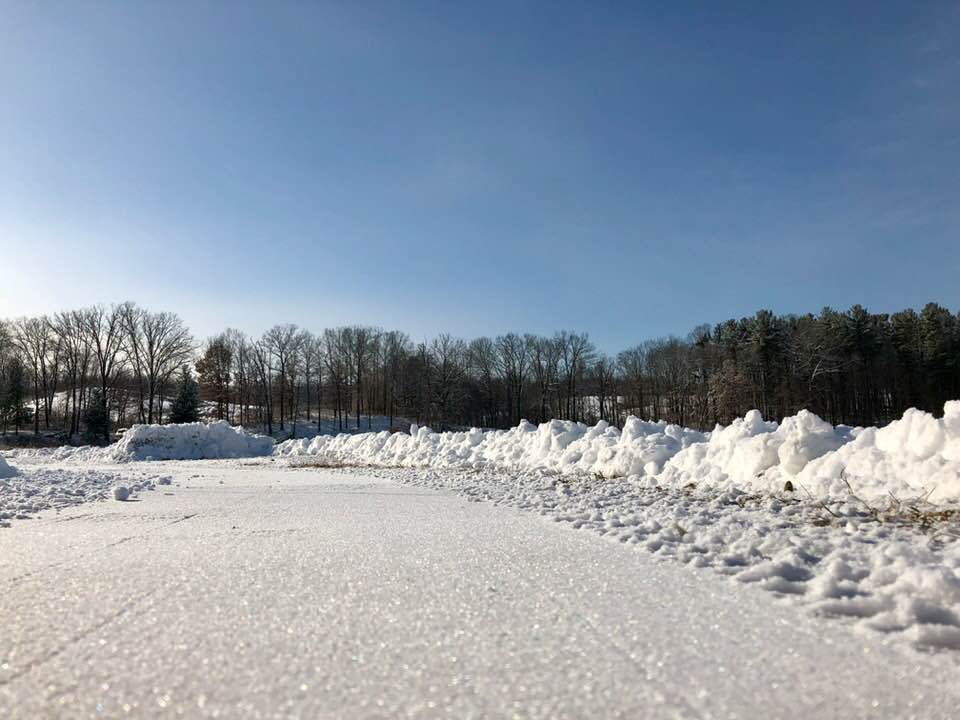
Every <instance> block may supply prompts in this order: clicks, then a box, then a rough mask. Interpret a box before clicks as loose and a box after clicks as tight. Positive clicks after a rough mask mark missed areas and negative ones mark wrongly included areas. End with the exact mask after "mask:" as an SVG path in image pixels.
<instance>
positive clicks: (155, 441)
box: [104, 420, 273, 462]
mask: <svg viewBox="0 0 960 720" xmlns="http://www.w3.org/2000/svg"><path fill="white" fill-rule="evenodd" d="M104 450H105V451H107V453H108V454H109V457H110V458H112V459H113V460H117V461H121V462H122V461H127V460H202V459H215V458H241V457H256V456H259V455H269V454H270V453H271V451H272V450H273V439H272V438H269V437H266V436H265V435H256V434H254V433H249V432H247V431H246V430H244V429H243V428H240V427H232V426H231V425H230V424H229V423H227V422H225V421H223V420H220V421H218V422H211V423H204V422H196V423H185V424H183V425H134V426H133V427H132V428H130V429H129V430H128V431H127V432H126V434H125V435H124V436H123V438H122V439H121V440H120V442H118V443H116V444H115V445H111V446H110V447H108V448H104Z"/></svg>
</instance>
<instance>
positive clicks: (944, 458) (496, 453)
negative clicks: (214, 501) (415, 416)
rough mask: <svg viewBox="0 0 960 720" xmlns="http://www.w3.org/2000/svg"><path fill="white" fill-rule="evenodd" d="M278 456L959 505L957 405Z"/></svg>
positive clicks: (414, 433)
mask: <svg viewBox="0 0 960 720" xmlns="http://www.w3.org/2000/svg"><path fill="white" fill-rule="evenodd" d="M274 453H275V454H276V455H278V456H282V457H290V456H298V455H314V456H322V457H324V458H325V459H327V460H330V461H335V462H342V463H344V464H353V465H370V466H384V467H422V468H434V469H491V470H494V469H497V470H507V471H509V470H523V471H546V472H549V473H555V474H560V475H573V474H584V473H587V474H592V475H597V476H603V477H606V478H612V477H631V478H633V479H635V480H638V481H642V482H644V483H648V484H649V483H652V484H657V485H661V486H665V487H684V486H687V485H689V484H691V483H692V484H694V485H697V486H698V487H703V488H714V489H717V490H727V489H739V490H744V491H750V492H776V491H780V490H782V489H783V487H784V484H785V482H786V481H788V480H789V481H790V482H791V484H792V485H793V486H794V487H795V489H796V490H797V491H799V492H804V493H807V492H809V493H810V494H813V495H815V496H817V497H828V496H836V495H848V494H849V492H850V489H851V488H852V489H853V491H854V492H855V493H856V494H857V495H858V497H861V498H863V499H865V500H871V499H878V498H883V499H885V500H886V499H889V496H890V493H893V494H894V495H896V496H897V497H899V498H901V499H907V498H912V497H916V496H918V495H927V494H928V493H929V496H928V497H929V499H931V500H935V501H936V500H941V501H942V500H960V401H953V402H948V403H947V404H946V406H945V407H944V417H943V419H941V420H938V419H936V418H934V417H933V416H932V415H931V414H929V413H926V412H922V411H919V410H908V411H907V412H906V413H905V414H904V416H903V418H902V419H901V420H897V421H895V422H893V423H891V424H890V425H888V426H886V427H884V428H881V429H877V428H866V429H864V428H850V427H846V426H837V427H834V426H832V425H830V424H829V423H827V422H826V421H824V420H822V419H821V418H819V417H817V416H816V415H815V414H813V413H811V412H808V411H806V410H801V411H800V412H799V413H797V414H796V415H794V416H791V417H788V418H786V419H784V421H783V422H782V423H779V424H778V423H775V422H767V421H765V420H764V419H763V417H762V416H761V415H760V413H759V411H757V410H752V411H750V412H748V413H747V414H746V415H745V416H744V417H743V418H739V419H737V420H735V421H734V422H733V423H731V424H730V425H729V426H727V427H722V426H717V428H716V429H715V430H714V431H713V432H710V433H700V432H697V431H696V430H689V429H686V428H682V427H679V426H677V425H669V424H667V423H663V422H646V421H643V420H639V419H637V418H633V417H631V418H629V419H628V420H627V422H626V424H625V426H624V428H623V430H622V431H620V430H617V429H616V428H613V427H610V426H609V425H608V424H607V423H605V422H600V423H599V424H597V425H594V426H593V427H588V426H586V425H583V424H581V423H574V422H568V421H561V420H553V421H551V422H548V423H544V424H542V425H540V426H539V427H537V426H534V425H531V424H530V423H528V422H526V421H524V422H521V424H520V425H518V426H517V427H515V428H512V429H510V430H492V431H481V430H477V429H474V430H470V431H469V432H452V433H434V432H433V431H432V430H430V428H426V427H424V428H417V427H416V426H412V427H411V431H410V434H409V435H408V434H406V433H396V434H390V433H387V432H380V433H364V434H359V435H338V436H334V437H317V438H315V439H313V440H291V441H288V442H285V443H281V444H280V445H278V446H277V448H276V449H275V451H274Z"/></svg>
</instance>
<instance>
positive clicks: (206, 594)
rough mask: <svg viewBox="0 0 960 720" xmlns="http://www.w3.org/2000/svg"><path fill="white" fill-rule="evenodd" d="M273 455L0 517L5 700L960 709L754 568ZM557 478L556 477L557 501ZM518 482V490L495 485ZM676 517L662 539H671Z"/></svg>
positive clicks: (58, 708)
mask: <svg viewBox="0 0 960 720" xmlns="http://www.w3.org/2000/svg"><path fill="white" fill-rule="evenodd" d="M253 462H257V463H260V465H259V466H252V467H251V466H249V465H250V462H249V461H248V462H245V463H243V464H242V465H241V464H240V463H239V462H236V461H203V462H186V463H160V464H154V465H152V466H151V467H154V468H157V469H158V470H159V471H162V472H164V473H168V474H170V475H172V476H173V479H174V482H173V484H172V485H171V489H170V492H171V493H172V494H167V493H161V492H153V493H142V494H141V501H140V502H138V503H114V502H110V503H98V504H93V505H88V506H84V507H80V508H71V509H67V510H64V511H63V512H62V513H60V514H58V515H54V514H52V513H51V514H46V515H44V516H42V517H41V518H40V519H38V520H31V521H29V522H19V523H15V524H14V526H13V527H12V528H10V529H9V530H7V531H5V532H2V533H0V584H2V586H3V592H0V618H3V632H2V633H0V716H2V717H4V718H9V719H10V720H19V719H20V718H30V719H31V720H32V719H33V718H40V717H137V718H143V717H187V718H201V717H221V718H280V717H284V718H291V717H301V718H355V717H356V718H359V717H363V718H367V717H370V718H372V717H377V718H398V717H425V718H432V717H458V718H467V717H474V718H494V717H516V716H521V717H528V718H550V717H577V718H593V717H597V718H599V717H603V718H607V717H610V718H613V717H622V718H647V719H650V720H660V719H661V718H664V719H666V718H732V717H739V718H753V717H758V718H760V717H762V718H805V719H810V718H824V719H829V718H844V719H849V718H876V717H897V718H901V717H902V718H907V717H916V718H925V719H927V718H929V719H935V718H944V719H945V718H951V717H953V718H955V717H956V709H957V707H958V706H960V684H958V683H957V682H956V678H957V672H958V670H957V664H956V662H955V657H954V656H953V655H952V654H950V653H920V652H917V651H915V650H913V649H911V648H909V647H906V646H904V645H903V644H901V643H888V642H887V639H888V636H886V635H879V634H877V633H872V634H868V635H862V636H858V635H856V634H854V633H853V632H851V629H850V628H849V627H847V626H845V625H844V624H843V623H839V622H834V623H824V622H823V621H822V620H819V619H817V618H815V617H811V616H810V615H809V614H807V613H802V612H797V608H796V607H794V606H792V604H790V602H780V601H778V600H777V599H776V597H775V596H774V595H772V594H770V593H763V592H758V591H757V590H756V588H755V586H756V583H740V582H735V581H730V580H728V579H726V578H723V577H719V576H717V575H716V574H714V573H711V572H708V571H705V570H702V569H698V568H696V567H692V566H691V565H692V564H687V565H684V564H681V563H677V562H656V556H653V555H650V554H649V553H647V552H641V551H638V549H637V548H634V547H630V546H628V545H626V544H621V543H616V542H605V541H604V539H602V538H600V537H598V536H597V535H596V534H595V533H594V532H574V531H571V530H570V528H569V527H565V526H564V525H562V524H554V523H551V522H547V521H546V520H545V519H543V518H541V517H538V516H537V515H535V514H534V513H529V512H518V511H515V510H512V509H510V508H505V507H494V506H493V505H492V504H490V503H476V502H467V500H468V498H467V497H464V496H461V495H456V494H453V493H450V492H437V491H434V490H431V489H429V488H425V487H419V486H412V485H408V486H398V485H396V484H395V483H393V482H387V481H385V480H378V479H376V478H371V477H369V476H360V474H359V473H357V475H353V476H346V475H344V474H343V473H331V472H330V471H316V470H310V469H300V470H284V469H281V468H278V467H276V465H278V464H279V463H278V461H276V460H274V461H271V460H270V459H263V460H259V461H253ZM135 470H136V466H135V465H131V464H126V465H124V466H120V471H121V472H124V473H129V472H133V471H135ZM404 472H405V473H407V474H408V475H409V476H410V477H411V478H412V477H416V475H417V474H416V473H415V472H413V471H404ZM443 472H444V473H446V472H447V471H443ZM456 472H457V473H459V477H461V478H464V480H463V482H464V483H468V482H470V480H469V478H470V477H472V476H474V477H475V476H479V475H481V474H479V473H464V472H462V471H456ZM439 473H440V471H429V472H428V473H427V475H429V476H431V477H433V478H434V479H433V480H428V481H429V482H440V480H439V479H437V478H439ZM555 481H556V478H554V479H553V480H552V481H547V480H546V479H545V478H543V477H542V476H541V478H540V479H539V480H538V481H537V482H543V483H544V486H543V492H544V493H545V495H544V498H546V497H547V496H548V494H550V493H552V495H553V496H554V497H559V496H558V494H557V489H556V487H555V484H554V483H555ZM443 482H444V486H447V484H446V483H447V481H443ZM450 482H452V481H450ZM486 482H487V481H486V480H484V481H483V483H482V484H481V483H479V482H477V484H476V488H477V491H478V492H477V494H476V495H475V497H482V493H480V492H479V491H480V489H481V488H482V487H487V485H486ZM521 482H522V483H524V484H525V483H526V482H527V481H526V480H520V481H518V483H521ZM596 485H597V486H598V487H603V483H596ZM501 486H503V487H505V488H506V489H505V491H504V492H519V491H515V490H513V489H512V488H511V486H510V483H509V482H507V483H503V481H502V479H501V480H500V481H498V482H497V483H494V479H493V478H491V479H490V485H489V488H490V490H491V491H495V490H496V488H497V487H501ZM608 487H609V488H611V491H612V490H613V489H616V488H617V487H620V488H621V490H622V489H623V487H622V485H612V486H608ZM464 489H466V487H465V488H464ZM573 492H577V493H579V491H577V490H575V489H574V490H573ZM601 492H606V491H601ZM500 497H504V496H503V495H500ZM524 497H531V498H533V497H535V496H530V495H528V494H527V493H524ZM597 497H600V496H597ZM582 499H583V500H584V501H586V496H584V497H583V498H582ZM609 499H610V500H611V502H614V503H615V504H620V503H621V500H622V499H621V498H617V497H615V496H611V497H610V498H609ZM568 502H569V501H564V505H563V507H558V508H557V512H563V511H564V508H567V509H572V508H573V507H574V505H570V504H567V503H568ZM631 502H632V501H631ZM577 504H579V501H577ZM634 507H636V509H637V512H640V511H641V508H640V506H639V505H635V506H634ZM695 507H697V506H692V507H691V508H690V510H691V512H692V511H693V509H694V508H695ZM734 507H736V506H734ZM703 509H704V511H705V512H706V511H710V510H711V507H710V506H709V505H708V506H705V507H704V508H703ZM714 509H715V511H716V512H717V515H718V516H722V515H723V514H724V513H725V512H726V510H727V508H726V506H725V505H719V504H718V505H717V506H716V508H714ZM658 512H659V511H656V510H651V515H650V520H651V521H652V520H655V519H656V518H657V517H658V514H657V513H658ZM776 518H777V516H776V515H775V514H772V515H771V518H770V519H769V521H764V522H765V525H766V527H775V523H776V522H777V520H776ZM745 520H746V517H745V516H741V517H740V518H739V519H737V520H736V521H731V522H730V524H729V527H731V528H733V527H734V526H735V525H736V522H741V521H745ZM701 530H703V528H702V529H701ZM677 532H679V531H677ZM718 532H726V530H724V529H723V527H721V528H720V529H718ZM731 532H733V531H732V530H731ZM667 533H668V528H667V527H663V528H661V529H660V530H658V531H654V530H653V529H652V524H651V527H650V529H649V530H648V532H647V536H646V537H647V539H651V538H652V537H653V535H654V534H656V535H659V536H660V537H661V538H662V539H664V546H665V547H669V546H670V545H671V544H673V543H672V541H668V540H666V537H665V536H666V535H667ZM614 537H615V536H614ZM757 542H762V539H761V540H759V541H757ZM830 542H833V541H832V540H830ZM662 552H663V551H658V555H660V554H661V553H662ZM678 552H679V548H678ZM851 569H852V570H853V571H854V572H855V571H856V566H853V567H852V568H851ZM843 574H844V573H837V577H838V578H839V577H840V576H841V575H843ZM758 582H760V581H758ZM796 582H800V581H799V580H797V581H796ZM837 583H838V584H841V585H842V583H843V581H842V580H840V579H838V580H837Z"/></svg>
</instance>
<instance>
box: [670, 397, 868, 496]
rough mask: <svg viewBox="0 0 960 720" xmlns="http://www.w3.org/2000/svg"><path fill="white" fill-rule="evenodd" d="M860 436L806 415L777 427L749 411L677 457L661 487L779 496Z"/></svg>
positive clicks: (810, 413)
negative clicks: (693, 486) (786, 482)
mask: <svg viewBox="0 0 960 720" xmlns="http://www.w3.org/2000/svg"><path fill="white" fill-rule="evenodd" d="M856 432H858V431H856V430H851V429H850V428H846V427H843V426H841V427H839V428H834V427H833V426H832V425H830V423H828V422H826V421H824V420H821V419H820V418H819V417H817V416H816V415H814V414H813V413H812V412H809V411H807V410H801V411H800V412H799V413H797V414H796V415H793V416H791V417H788V418H786V419H784V421H783V422H782V423H780V424H779V425H778V424H777V423H775V422H766V421H764V419H763V417H762V416H761V415H760V412H759V411H758V410H751V411H750V412H748V413H747V414H746V415H745V416H744V417H742V418H738V419H737V420H734V421H733V422H732V423H731V424H730V425H728V426H727V427H721V426H717V428H716V429H715V430H714V431H713V432H712V433H710V437H709V439H708V440H707V441H706V442H703V443H698V444H696V445H693V446H691V447H689V448H687V449H685V450H683V451H681V452H679V453H677V454H676V455H675V456H674V457H673V458H671V459H670V462H668V463H667V465H666V467H665V468H664V471H663V473H661V475H660V476H658V478H657V481H658V482H659V483H661V484H663V485H670V486H680V487H683V486H685V485H688V484H690V483H694V484H697V485H704V486H706V487H713V488H717V489H726V488H728V487H736V488H740V489H741V490H752V491H768V490H779V489H782V488H783V485H784V478H786V479H789V478H791V477H792V476H795V475H796V474H797V473H799V472H800V471H802V470H803V469H804V468H805V467H806V465H807V463H809V462H810V461H811V460H814V459H815V458H819V457H821V456H823V455H825V454H827V453H830V452H833V451H835V450H837V449H839V448H840V447H841V446H842V445H844V443H846V442H849V440H850V439H851V438H852V437H853V435H854V434H855V433H856Z"/></svg>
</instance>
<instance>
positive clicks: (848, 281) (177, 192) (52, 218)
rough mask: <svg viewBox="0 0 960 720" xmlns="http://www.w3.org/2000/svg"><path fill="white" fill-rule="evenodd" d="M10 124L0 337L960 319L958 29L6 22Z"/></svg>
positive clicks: (419, 19)
mask: <svg viewBox="0 0 960 720" xmlns="http://www.w3.org/2000/svg"><path fill="white" fill-rule="evenodd" d="M773 6H777V7H773ZM0 93H2V97H0V316H7V317H10V316H16V315H20V314H28V313H39V312H51V311H54V310H57V309H61V308H64V307H72V306H78V305H82V304H87V303H93V302H110V301H120V300H124V299H133V300H136V301H138V302H140V303H142V304H144V305H147V306H149V307H151V308H155V309H171V310H174V311H177V312H179V313H180V314H181V315H182V316H183V317H184V318H185V319H186V320H187V322H188V323H189V324H190V325H191V326H192V327H193V328H194V329H195V331H196V332H197V334H198V335H199V336H203V335H205V334H207V333H211V332H213V331H215V330H217V329H220V328H222V327H224V326H227V325H232V326H235V327H240V328H242V329H244V330H247V331H249V332H253V333H259V332H261V331H262V330H264V329H265V328H266V327H268V326H269V325H271V324H273V323H276V322H286V321H290V322H296V323H299V324H301V325H304V326H306V327H309V328H313V329H319V328H322V327H324V326H327V325H332V324H339V323H347V322H364V323H372V324H381V325H385V326H396V327H400V328H403V329H406V330H408V331H410V332H411V334H412V335H413V336H414V337H415V338H420V337H423V336H425V335H429V334H433V333H435V332H438V331H440V330H449V331H452V332H453V333H454V334H457V335H461V336H473V335H477V334H483V333H489V334H495V333H498V332H502V331H505V330H510V329H516V330H523V331H534V332H552V331H553V330H554V329H557V328H561V327H566V328H575V329H581V330H587V331H589V332H590V333H591V335H592V336H593V338H594V339H595V340H596V341H597V342H598V344H599V345H600V346H601V347H603V348H605V349H608V350H611V351H613V350H617V349H619V348H621V347H625V346H627V345H629V344H632V343H634V342H637V341H639V340H641V339H644V338H648V337H654V336H659V335H664V334H668V333H676V334H685V333H686V332H687V331H689V330H690V329H691V328H692V327H694V326H695V325H698V324H700V323H703V322H715V321H719V320H722V319H724V318H726V317H729V316H740V315H744V314H752V313H753V312H754V311H755V310H756V309H757V308H759V307H768V308H771V309H773V310H775V311H778V312H804V311H817V310H819V308H821V307H822V306H824V305H833V306H836V307H841V308H842V307H847V306H849V305H851V304H852V303H855V302H860V303H862V304H864V305H866V306H867V307H869V308H870V309H873V310H876V311H889V310H895V309H900V308H902V307H905V306H919V305H921V304H923V303H925V302H927V301H928V300H934V301H938V302H941V303H943V304H946V305H948V306H949V307H951V309H953V310H957V309H958V308H960V280H958V278H960V233H958V230H960V202H958V201H960V5H958V4H957V3H956V2H952V3H932V4H923V3H907V2H904V3H899V4H887V3H854V4H849V5H846V4H841V3H834V2H830V3H750V4H746V3H744V4H739V3H689V4H687V3H680V2H676V3H674V2H662V3H661V2H657V3H644V4H641V3H617V4H607V3H583V4H581V5H573V4H566V3H556V2H550V3H543V4H537V3H529V4H526V3H523V4H522V3H514V2H505V3H495V2H485V3H448V2H435V3H383V4H376V3H358V2H344V3H332V4H323V3H282V2H270V3H267V2H264V3H260V4H253V3H196V2H189V3H187V2H182V3H181V2H170V3H150V4H147V3H138V2H112V3H102V4H101V3H96V2H82V3H68V2H63V3H54V2H50V3H34V2H23V3H17V2H5V3H3V4H0Z"/></svg>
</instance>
